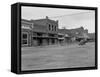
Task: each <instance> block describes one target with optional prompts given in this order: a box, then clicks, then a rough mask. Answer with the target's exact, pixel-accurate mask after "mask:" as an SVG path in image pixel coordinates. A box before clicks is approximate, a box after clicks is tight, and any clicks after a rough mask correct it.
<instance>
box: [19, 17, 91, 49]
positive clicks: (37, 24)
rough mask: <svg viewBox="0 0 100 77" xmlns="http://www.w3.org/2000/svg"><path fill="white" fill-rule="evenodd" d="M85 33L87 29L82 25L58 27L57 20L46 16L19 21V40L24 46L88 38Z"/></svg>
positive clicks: (63, 42) (70, 41)
mask: <svg viewBox="0 0 100 77" xmlns="http://www.w3.org/2000/svg"><path fill="white" fill-rule="evenodd" d="M87 34H88V30H85V29H84V28H83V27H80V28H76V29H58V20H57V21H54V20H51V19H49V18H48V17H47V16H46V18H45V19H38V20H25V19H22V21H21V38H22V39H21V42H22V46H24V47H27V46H28V47H29V46H45V45H55V44H67V43H72V42H76V40H77V39H83V38H89V36H88V35H87Z"/></svg>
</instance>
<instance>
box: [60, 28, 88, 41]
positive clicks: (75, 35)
mask: <svg viewBox="0 0 100 77" xmlns="http://www.w3.org/2000/svg"><path fill="white" fill-rule="evenodd" d="M58 32H59V33H62V34H64V40H63V41H64V42H67V43H71V42H76V41H77V39H84V38H86V39H87V38H89V36H88V30H87V29H84V28H83V27H80V28H75V29H58Z"/></svg>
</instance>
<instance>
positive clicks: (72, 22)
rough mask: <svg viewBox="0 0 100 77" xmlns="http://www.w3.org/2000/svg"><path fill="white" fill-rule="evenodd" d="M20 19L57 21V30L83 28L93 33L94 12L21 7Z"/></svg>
mask: <svg viewBox="0 0 100 77" xmlns="http://www.w3.org/2000/svg"><path fill="white" fill-rule="evenodd" d="M21 15H22V19H28V20H30V19H33V20H35V19H43V18H45V17H46V16H48V17H49V18H50V19H53V20H58V21H59V28H62V27H66V29H72V28H78V27H81V26H83V27H84V28H85V29H88V31H89V33H93V32H95V12H94V11H91V10H77V9H58V8H43V7H26V6H23V7H22V12H21Z"/></svg>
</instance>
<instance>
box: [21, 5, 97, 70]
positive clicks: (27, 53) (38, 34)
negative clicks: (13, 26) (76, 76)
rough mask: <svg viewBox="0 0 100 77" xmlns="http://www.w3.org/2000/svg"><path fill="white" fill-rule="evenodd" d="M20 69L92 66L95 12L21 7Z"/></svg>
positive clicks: (93, 62) (93, 64)
mask: <svg viewBox="0 0 100 77" xmlns="http://www.w3.org/2000/svg"><path fill="white" fill-rule="evenodd" d="M21 9H22V12H21V13H22V18H21V69H22V70H43V69H59V68H79V67H93V66H95V12H94V11H91V10H79V9H61V8H60V9H58V8H43V7H42V8H40V7H25V6H23V7H21Z"/></svg>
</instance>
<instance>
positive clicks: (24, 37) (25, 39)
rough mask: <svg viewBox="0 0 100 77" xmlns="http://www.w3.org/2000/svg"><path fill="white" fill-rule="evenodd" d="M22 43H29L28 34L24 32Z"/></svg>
mask: <svg viewBox="0 0 100 77" xmlns="http://www.w3.org/2000/svg"><path fill="white" fill-rule="evenodd" d="M22 44H23V45H27V44H28V34H27V33H22Z"/></svg>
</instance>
